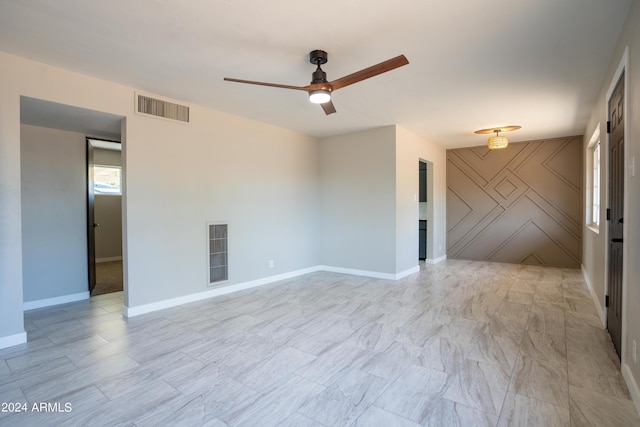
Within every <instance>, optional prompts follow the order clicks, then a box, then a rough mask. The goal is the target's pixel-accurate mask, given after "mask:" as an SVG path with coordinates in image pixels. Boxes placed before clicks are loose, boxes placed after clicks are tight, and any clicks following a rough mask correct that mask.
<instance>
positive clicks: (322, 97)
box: [309, 89, 331, 104]
mask: <svg viewBox="0 0 640 427" xmlns="http://www.w3.org/2000/svg"><path fill="white" fill-rule="evenodd" d="M309 101H311V102H312V103H314V104H324V103H325V102H329V101H331V93H329V91H328V90H325V89H318V90H312V91H310V92H309Z"/></svg>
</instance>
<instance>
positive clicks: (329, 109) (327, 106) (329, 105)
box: [320, 100, 336, 116]
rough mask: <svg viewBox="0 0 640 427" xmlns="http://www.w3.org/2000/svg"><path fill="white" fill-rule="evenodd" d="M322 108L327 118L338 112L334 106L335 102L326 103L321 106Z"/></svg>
mask: <svg viewBox="0 0 640 427" xmlns="http://www.w3.org/2000/svg"><path fill="white" fill-rule="evenodd" d="M320 106H321V107H322V109H323V110H324V113H325V114H326V115H327V116H328V115H329V114H333V113H335V112H336V107H334V106H333V102H331V100H329V101H328V102H325V103H324V104H320Z"/></svg>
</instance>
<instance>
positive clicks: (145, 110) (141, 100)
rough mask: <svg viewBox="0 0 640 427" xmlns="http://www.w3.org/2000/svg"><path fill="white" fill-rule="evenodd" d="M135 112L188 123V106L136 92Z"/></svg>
mask: <svg viewBox="0 0 640 427" xmlns="http://www.w3.org/2000/svg"><path fill="white" fill-rule="evenodd" d="M136 104H137V112H138V113H141V114H148V115H151V116H156V117H162V118H164V119H170V120H178V121H180V122H185V123H189V107H188V106H186V105H180V104H175V103H173V102H169V101H164V100H162V99H157V98H152V97H150V96H146V95H141V94H139V93H138V94H136Z"/></svg>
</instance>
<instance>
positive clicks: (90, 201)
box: [87, 139, 98, 293]
mask: <svg viewBox="0 0 640 427" xmlns="http://www.w3.org/2000/svg"><path fill="white" fill-rule="evenodd" d="M97 226H98V224H96V223H95V217H94V194H93V145H91V142H90V141H89V140H88V139H87V253H88V255H89V259H88V261H89V293H92V292H93V288H95V287H96V233H95V228H96V227H97Z"/></svg>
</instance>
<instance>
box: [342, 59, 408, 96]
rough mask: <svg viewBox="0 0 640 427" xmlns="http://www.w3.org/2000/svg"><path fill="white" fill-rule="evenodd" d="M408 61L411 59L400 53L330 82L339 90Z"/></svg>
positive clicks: (405, 63)
mask: <svg viewBox="0 0 640 427" xmlns="http://www.w3.org/2000/svg"><path fill="white" fill-rule="evenodd" d="M408 63H409V61H408V60H407V58H406V57H405V56H404V55H399V56H396V57H395V58H391V59H388V60H386V61H383V62H381V63H379V64H376V65H372V66H371V67H369V68H365V69H364V70H360V71H356V72H355V73H353V74H349V75H348V76H344V77H341V78H339V79H337V80H334V81H332V82H329V84H330V85H331V86H332V87H333V90H337V89H340V88H343V87H345V86H349V85H352V84H354V83H358V82H360V81H362V80H365V79H368V78H371V77H374V76H377V75H378V74H382V73H386V72H387V71H391V70H394V69H396V68H398V67H402V66H403V65H407V64H408Z"/></svg>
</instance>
